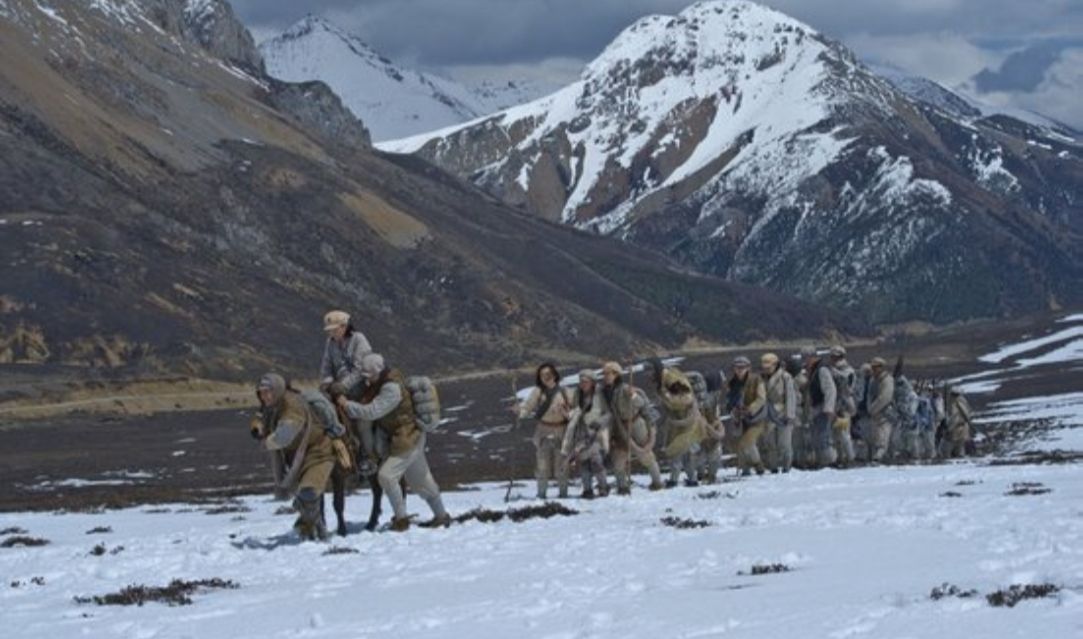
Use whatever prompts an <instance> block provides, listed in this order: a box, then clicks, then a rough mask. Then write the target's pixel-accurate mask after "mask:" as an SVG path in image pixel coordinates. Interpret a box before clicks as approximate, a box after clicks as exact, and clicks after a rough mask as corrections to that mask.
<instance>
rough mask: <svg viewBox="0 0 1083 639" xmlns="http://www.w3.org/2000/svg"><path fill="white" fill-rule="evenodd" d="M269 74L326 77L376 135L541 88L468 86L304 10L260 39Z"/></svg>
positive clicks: (501, 103)
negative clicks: (407, 63) (398, 58)
mask: <svg viewBox="0 0 1083 639" xmlns="http://www.w3.org/2000/svg"><path fill="white" fill-rule="evenodd" d="M259 49H260V52H261V53H262V55H263V58H264V60H266V63H267V71H268V72H269V73H270V75H272V76H274V77H276V78H279V79H282V80H286V81H290V82H302V81H310V80H319V81H322V82H325V83H327V85H328V86H330V87H331V88H332V89H333V90H334V91H335V93H336V94H338V95H339V96H340V97H341V98H342V100H343V102H344V103H345V104H346V106H347V107H348V108H349V109H350V110H351V111H352V112H353V113H354V114H355V115H356V116H357V117H359V118H361V119H362V120H363V121H364V122H365V123H366V125H368V127H369V128H370V129H371V131H372V134H373V137H374V138H375V139H377V140H390V139H394V138H401V137H404V136H408V135H415V134H418V133H421V132H424V131H432V130H434V129H439V128H443V127H446V126H448V125H451V124H459V123H461V122H466V121H468V120H472V119H474V118H476V117H478V116H481V115H485V114H488V113H493V112H495V111H499V110H500V109H504V108H507V107H509V106H511V105H514V104H519V103H522V102H528V101H529V100H530V99H532V98H534V97H536V96H537V95H540V94H538V93H534V92H533V91H532V89H531V87H530V86H529V85H528V84H526V83H508V84H485V85H482V86H479V87H476V88H473V89H472V88H468V87H466V86H463V85H461V84H459V83H457V82H454V81H452V80H448V79H446V78H442V77H439V76H436V75H432V74H428V73H423V72H421V71H417V70H414V69H410V68H407V67H404V66H402V65H399V64H396V63H394V62H392V61H391V60H389V59H387V58H386V57H384V56H383V55H381V54H380V53H379V52H377V51H376V50H374V49H373V48H372V47H371V46H369V45H368V44H367V43H365V42H364V41H363V40H361V39H360V38H358V37H357V36H354V35H351V34H349V33H347V32H346V31H344V30H342V29H340V28H338V27H336V26H334V25H333V24H331V23H329V22H328V21H327V20H325V19H323V18H321V17H318V16H312V15H310V16H307V17H305V18H303V19H302V20H300V21H299V22H297V23H296V24H294V25H293V26H291V27H290V28H289V29H287V30H286V31H284V32H283V33H281V34H280V35H278V36H276V37H274V38H271V39H270V40H267V41H265V42H263V43H261V44H260V47H259Z"/></svg>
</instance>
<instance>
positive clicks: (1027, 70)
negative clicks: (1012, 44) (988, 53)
mask: <svg viewBox="0 0 1083 639" xmlns="http://www.w3.org/2000/svg"><path fill="white" fill-rule="evenodd" d="M1073 47H1077V48H1078V47H1083V37H1081V38H1054V39H1051V40H1044V41H1042V42H1039V43H1037V44H1033V45H1031V46H1028V47H1026V48H1025V49H1023V50H1022V51H1017V52H1015V53H1012V54H1011V55H1009V56H1008V57H1007V59H1005V60H1004V62H1003V63H1002V64H1001V65H1000V68H999V69H996V70H992V69H986V70H984V71H982V72H981V73H979V74H977V75H976V76H974V87H975V88H976V89H977V90H978V91H981V92H983V93H990V92H993V91H1009V92H1013V91H1022V92H1024V93H1030V92H1033V91H1035V90H1037V89H1038V87H1039V86H1040V85H1041V84H1042V82H1043V80H1044V79H1045V76H1046V73H1047V72H1048V71H1049V70H1050V68H1052V67H1053V65H1054V64H1056V63H1057V62H1059V61H1060V60H1061V57H1062V55H1063V54H1064V52H1065V51H1067V50H1068V49H1070V48H1073Z"/></svg>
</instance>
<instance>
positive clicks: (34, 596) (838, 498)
mask: <svg viewBox="0 0 1083 639" xmlns="http://www.w3.org/2000/svg"><path fill="white" fill-rule="evenodd" d="M643 481H644V479H643V478H640V482H641V483H642V482H643ZM1024 481H1026V482H1038V483H1041V484H1043V485H1044V487H1046V488H1049V489H1052V492H1050V493H1048V494H1042V495H1024V496H1008V495H1005V493H1006V492H1007V491H1008V490H1009V489H1010V487H1011V485H1012V484H1013V483H1016V482H1024ZM526 491H529V487H525V488H521V489H517V492H526ZM948 492H953V493H958V494H959V495H961V496H960V497H951V496H943V494H944V493H948ZM503 493H504V487H503V486H501V485H486V486H481V487H480V490H476V491H465V492H459V493H452V494H448V495H446V500H447V503H448V506H449V508H450V509H451V511H452V512H453V513H456V514H457V513H461V512H464V511H467V510H469V509H472V508H475V507H477V506H485V507H489V508H496V509H503V508H504V507H505V505H504V504H503ZM712 493H713V494H714V495H715V496H714V498H710V499H707V498H704V497H705V496H708V495H711V494H712ZM1081 500H1083V473H1080V472H1079V468H1078V467H1077V466H1074V465H1067V466H1008V467H990V466H984V465H980V464H977V463H958V464H953V465H947V466H924V467H895V468H876V469H862V470H851V471H841V472H840V471H821V472H816V473H812V472H797V471H795V472H793V473H791V474H789V475H785V476H769V477H766V478H760V479H753V480H748V481H741V482H734V483H726V484H723V485H721V486H715V487H701V488H698V489H690V488H680V489H675V490H670V491H664V492H661V493H650V492H647V491H646V490H642V489H641V490H637V491H636V492H635V494H634V495H633V496H632V497H631V498H609V499H604V500H597V501H593V502H582V501H578V500H572V501H569V502H566V503H567V504H568V505H569V506H571V507H573V508H576V509H578V510H579V511H580V514H579V515H577V516H571V517H556V518H553V519H548V520H540V519H532V520H529V521H526V522H523V523H511V522H507V521H505V522H500V523H478V522H470V523H466V524H457V525H454V526H452V527H451V528H450V529H447V530H436V531H432V530H422V529H412V530H410V531H409V532H407V533H404V534H395V533H382V534H366V533H357V534H351V535H350V536H348V537H346V538H344V539H335V540H333V542H331V543H304V544H284V545H280V546H277V547H275V548H274V549H273V550H266V549H262V548H260V546H261V545H262V544H263V543H264V542H266V541H267V540H269V539H273V538H274V537H275V536H276V535H279V534H280V533H283V532H284V531H286V530H287V529H288V528H289V526H290V524H291V521H292V518H291V517H290V516H284V515H275V514H274V511H275V510H276V509H277V508H278V507H279V506H280V504H278V503H274V502H272V501H270V500H269V499H267V498H264V497H253V498H249V499H246V500H245V501H244V504H245V505H246V506H248V507H249V508H251V509H252V510H251V512H247V513H244V514H243V515H240V516H241V517H243V518H244V519H243V520H238V519H235V518H236V517H238V515H236V514H235V513H233V514H230V513H226V514H221V515H209V514H206V513H204V512H201V511H199V510H191V509H190V508H189V507H184V506H174V507H173V508H172V512H165V513H163V512H160V509H153V510H154V511H155V512H148V511H150V510H152V509H148V508H144V509H131V510H123V511H109V512H104V513H101V514H51V513H35V514H19V513H6V514H2V515H0V528H7V527H10V526H18V527H21V528H24V529H26V530H27V531H28V534H30V535H32V536H40V537H44V538H47V539H49V540H50V541H51V543H50V544H49V545H47V546H43V547H37V548H8V549H0V572H2V573H3V576H4V578H5V579H4V583H3V585H2V589H0V607H2V609H3V611H4V614H3V618H4V626H5V627H6V629H7V631H6V633H5V634H6V635H7V636H12V637H19V638H20V639H24V638H25V639H30V638H32V637H48V638H50V639H51V638H54V637H75V636H87V637H103V638H104V637H124V638H132V637H145V638H149V637H201V638H210V637H230V638H231V639H240V638H242V637H260V638H262V639H269V638H272V637H290V638H293V637H374V636H394V637H398V638H400V639H405V638H407V637H463V636H470V637H475V638H480V637H494V638H497V637H498V638H506V637H512V636H516V637H569V638H570V637H714V636H727V637H731V636H732V637H757V638H766V637H795V636H802V637H831V638H844V637H859V636H870V637H937V638H942V637H983V638H988V639H993V638H999V637H1009V636H1023V635H1030V634H1033V633H1039V634H1040V635H1041V636H1044V637H1074V636H1080V634H1079V633H1080V630H1081V629H1083V598H1081V597H1080V593H1081V592H1083V590H1081V588H1083V510H1081V507H1080V504H1081V503H1083V501H1081ZM527 503H529V502H525V501H516V502H514V503H513V504H512V505H513V506H516V507H517V506H522V505H524V504H527ZM412 506H413V507H414V508H415V509H417V508H418V507H419V506H421V504H420V502H419V500H416V499H412ZM367 507H368V499H367V493H366V494H365V495H360V496H359V495H355V496H353V497H351V499H350V502H349V505H348V510H349V512H350V514H351V515H352V518H353V519H354V520H355V521H356V520H358V519H360V518H361V516H362V511H363V510H366V509H367ZM184 510H187V512H179V511H184ZM422 515H423V516H426V517H427V516H428V513H422ZM666 516H677V517H682V518H691V519H697V520H704V521H706V522H709V523H710V526H708V527H706V528H699V529H694V530H678V529H675V528H671V527H667V526H665V525H662V523H660V519H661V518H662V517H666ZM98 526H109V527H111V528H112V532H111V533H107V534H93V535H88V534H87V531H88V530H91V529H92V528H95V527H98ZM96 543H104V544H105V546H106V549H107V552H106V553H105V554H103V555H101V556H92V555H90V554H89V551H90V550H91V548H92V547H93V546H94V545H95V544H96ZM119 546H123V550H122V551H120V552H118V553H116V554H110V552H108V551H111V550H112V549H114V548H117V547H119ZM332 546H335V547H339V548H350V549H353V550H356V551H357V552H356V553H354V554H332V555H327V554H325V553H326V552H327V551H328V549H329V548H331V547H332ZM772 563H782V564H785V565H786V566H788V567H790V568H792V571H790V572H785V573H781V574H768V575H763V576H755V577H753V576H745V575H740V574H739V573H742V572H744V573H747V572H748V571H749V570H750V569H751V568H752V566H753V565H757V564H772ZM34 577H42V578H44V584H43V585H39V584H34V583H31V580H32V579H33V578H34ZM212 577H219V578H223V579H231V580H233V581H235V582H237V583H238V584H239V585H240V588H238V589H236V590H216V591H213V592H207V593H204V594H196V595H194V597H193V598H194V603H193V605H191V606H183V607H167V606H165V605H162V604H158V603H149V604H147V605H145V606H143V607H135V606H129V607H119V606H96V605H93V604H77V603H75V602H74V600H73V598H74V597H76V596H86V595H100V594H105V593H109V592H115V591H117V590H118V589H120V588H122V587H124V586H127V585H129V584H146V585H165V584H166V583H167V582H169V581H170V580H171V579H174V578H183V579H205V578H212ZM12 582H20V585H19V586H18V587H15V586H9V585H8V584H9V583H12ZM944 582H949V583H951V584H954V585H957V586H959V587H961V588H963V589H972V588H973V589H977V590H978V591H979V592H980V593H981V594H982V595H984V594H987V593H989V592H991V591H994V590H997V589H1000V588H1002V587H1006V586H1009V585H1011V584H1027V583H1041V582H1050V583H1054V584H1057V585H1060V586H1063V587H1064V590H1062V591H1061V592H1060V593H1059V594H1057V595H1056V596H1054V597H1053V598H1050V599H1040V600H1033V601H1025V602H1023V603H1021V604H1019V605H1018V606H1017V607H1015V608H1011V609H1008V608H994V607H991V606H989V605H988V604H987V603H986V601H985V600H984V598H982V597H978V598H970V599H956V598H948V599H942V600H940V601H932V600H930V598H929V594H930V590H931V589H932V588H933V587H935V586H939V585H940V584H942V583H944ZM9 633H11V634H9Z"/></svg>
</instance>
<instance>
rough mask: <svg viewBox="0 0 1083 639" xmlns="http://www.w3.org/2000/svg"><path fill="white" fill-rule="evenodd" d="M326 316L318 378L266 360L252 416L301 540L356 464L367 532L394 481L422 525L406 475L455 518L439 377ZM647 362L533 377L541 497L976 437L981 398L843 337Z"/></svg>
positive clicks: (549, 369) (705, 478)
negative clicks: (432, 464) (644, 478)
mask: <svg viewBox="0 0 1083 639" xmlns="http://www.w3.org/2000/svg"><path fill="white" fill-rule="evenodd" d="M324 330H325V331H326V333H327V342H326V346H325V348H324V353H323V359H322V362H321V365H320V377H321V383H320V387H319V389H317V390H310V391H301V390H298V389H296V388H294V387H292V386H291V385H290V384H289V383H288V382H287V381H286V380H285V378H284V377H282V376H281V375H278V374H276V373H268V374H266V375H264V376H263V377H261V378H260V380H259V382H258V384H257V388H256V393H257V396H258V398H259V402H260V407H259V410H258V412H257V413H256V414H255V415H254V416H253V418H252V420H251V422H250V430H251V433H252V436H253V437H255V438H256V439H258V440H259V441H260V442H261V443H262V446H263V448H264V449H266V450H267V451H269V452H270V453H271V460H272V468H273V469H274V477H275V486H276V491H277V492H279V493H280V494H282V495H283V496H286V495H289V496H292V497H293V500H294V501H293V503H294V508H295V509H296V510H297V513H298V517H297V520H296V522H295V523H294V527H295V528H296V529H297V531H298V532H299V533H300V534H301V536H302V537H304V538H310V539H316V538H320V539H322V538H325V537H326V536H327V526H326V523H325V518H324V507H323V501H324V500H323V494H324V492H325V490H326V488H327V486H328V484H329V483H330V485H331V486H332V488H333V491H334V509H335V514H336V515H337V518H338V527H337V531H338V533H339V534H343V535H344V534H346V532H347V527H346V522H345V519H344V515H343V510H344V505H345V492H346V491H345V486H346V478H347V477H349V476H350V475H353V474H358V475H360V476H361V477H363V478H366V479H367V481H368V482H369V484H370V485H371V486H372V491H373V499H372V511H371V513H370V517H369V521H368V524H367V525H366V528H367V529H368V530H374V529H375V528H376V527H377V525H378V523H379V517H380V502H381V500H382V498H383V495H384V494H386V495H387V497H388V501H389V502H390V503H391V507H392V509H393V511H394V516H393V517H392V519H391V523H390V526H389V528H390V530H393V531H400V532H401V531H405V530H408V529H409V528H410V524H411V522H410V518H409V517H408V514H407V511H406V490H407V489H409V490H411V491H413V492H414V493H416V494H418V495H419V496H420V497H421V498H422V499H423V500H424V501H425V502H426V503H427V504H428V505H429V508H430V509H431V510H432V519H430V520H428V521H426V522H424V523H421V524H420V525H421V526H423V527H446V526H448V525H449V524H450V523H451V517H450V515H449V514H448V512H447V510H446V509H445V508H444V504H443V500H442V498H441V496H440V489H439V487H438V486H437V484H436V481H435V480H434V478H433V475H432V472H431V470H430V468H429V463H428V460H427V459H426V455H425V444H426V437H427V435H428V434H429V433H432V432H433V431H434V430H435V429H436V428H437V426H438V425H439V423H440V402H439V397H438V394H437V391H436V387H435V386H434V385H433V383H432V381H431V380H429V379H428V378H426V377H406V376H405V375H404V374H403V373H402V372H401V371H399V370H398V369H396V368H393V367H390V366H388V365H387V363H386V362H385V360H384V357H383V356H382V355H380V354H379V353H375V352H373V350H372V347H371V345H370V344H369V341H368V340H367V339H366V338H365V336H364V335H363V334H362V333H361V332H360V331H358V330H356V329H355V328H354V326H353V324H352V323H351V321H350V316H349V315H348V314H347V313H345V312H343V311H331V312H330V313H327V315H326V316H325V317H324ZM634 368H635V367H634V366H633V367H630V368H629V369H627V370H626V369H625V368H624V367H622V366H621V365H620V364H619V363H617V362H607V363H605V365H604V366H602V369H601V375H600V379H598V376H597V374H596V372H595V371H594V370H583V371H580V372H579V374H578V376H577V377H573V378H572V384H571V386H572V387H570V388H566V387H564V386H563V385H562V379H561V376H560V373H559V372H558V370H557V368H556V366H554V365H553V364H550V363H546V364H542V365H541V366H539V367H538V369H537V374H536V377H535V386H534V388H532V389H531V390H530V392H529V394H528V395H527V397H526V399H525V401H523V402H517V403H516V404H515V406H513V407H512V410H513V412H514V413H515V414H516V416H517V417H518V418H519V419H533V420H535V421H536V424H535V430H534V436H533V444H534V447H535V449H536V468H535V477H536V479H537V496H538V497H539V498H542V499H544V498H546V497H547V492H548V487H549V483H550V481H555V482H556V483H557V486H558V490H559V495H558V496H559V497H561V498H565V497H567V496H568V482H569V475H570V474H572V472H573V470H574V469H577V470H578V472H579V474H580V476H581V479H582V494H581V497H584V498H593V497H595V496H606V495H608V494H609V491H610V484H609V479H608V477H609V474H610V473H612V474H613V475H614V476H615V477H616V489H617V493H618V494H621V495H627V494H630V493H631V488H632V485H633V484H632V481H631V475H632V463H633V461H634V462H637V463H639V464H640V465H642V466H643V467H645V468H646V470H647V472H648V473H649V475H650V484H649V488H650V489H651V490H661V489H663V488H665V487H667V486H676V485H677V484H678V483H679V481H680V479H681V475H682V473H683V474H684V476H685V483H686V484H687V485H696V484H698V483H700V482H713V481H715V479H716V477H717V475H718V471H719V469H720V468H721V466H722V463H723V459H724V457H725V455H727V454H729V455H735V456H736V461H737V467H738V469H739V472H741V473H742V474H744V475H750V474H751V473H753V472H756V473H757V474H761V475H762V474H764V473H765V472H767V471H768V470H770V471H771V472H783V473H785V472H789V470H790V469H791V467H799V468H820V467H824V466H829V465H839V466H842V467H845V466H848V465H850V464H853V463H854V462H856V461H859V460H864V461H867V462H869V463H880V462H883V461H886V460H888V459H890V458H894V457H905V458H908V459H913V460H919V459H932V458H934V457H937V456H945V457H954V456H960V455H965V454H967V450H968V445H969V443H970V439H971V432H970V418H971V411H970V407H969V405H968V404H967V401H966V399H965V397H963V395H962V394H961V393H959V392H958V391H957V390H954V389H947V388H944V389H943V390H942V389H941V388H940V387H938V385H936V384H919V385H918V386H917V387H916V388H915V386H914V385H913V384H912V383H911V382H910V381H909V380H907V379H906V377H905V376H903V375H902V374H901V371H900V367H899V366H896V370H895V371H894V373H892V372H891V371H888V370H887V369H886V364H885V362H884V360H883V359H882V358H879V357H877V358H873V359H872V360H870V361H869V363H868V364H866V365H864V366H862V367H861V369H860V370H859V371H855V370H854V369H853V368H852V367H851V366H850V364H849V363H848V362H847V360H846V350H845V349H844V348H843V347H841V346H834V347H832V348H831V349H830V350H829V351H828V352H827V353H826V354H821V353H819V352H818V351H816V350H815V349H812V348H809V349H803V350H802V352H801V353H800V354H797V355H794V356H793V357H791V358H790V359H789V360H787V361H786V362H785V363H784V362H783V361H782V360H780V358H779V357H778V356H777V355H775V354H773V353H768V354H766V355H764V356H763V357H762V358H761V359H760V368H759V370H753V366H752V362H751V361H750V360H749V359H748V358H747V357H737V358H735V359H734V360H733V362H732V366H731V371H730V374H729V375H728V376H727V375H724V374H723V373H722V372H721V371H718V372H711V373H708V374H706V375H704V374H701V373H698V372H691V371H681V370H680V369H678V368H676V367H674V366H666V365H664V364H663V363H662V362H661V361H658V360H653V361H652V362H651V366H650V375H649V377H650V383H649V384H647V385H645V386H646V388H644V387H639V386H636V385H634V384H633V380H632V374H633V370H634ZM648 390H649V391H651V395H653V397H652V396H651V395H648ZM660 461H661V464H665V465H667V466H668V470H669V475H670V476H669V481H667V482H663V480H662V470H661V465H660Z"/></svg>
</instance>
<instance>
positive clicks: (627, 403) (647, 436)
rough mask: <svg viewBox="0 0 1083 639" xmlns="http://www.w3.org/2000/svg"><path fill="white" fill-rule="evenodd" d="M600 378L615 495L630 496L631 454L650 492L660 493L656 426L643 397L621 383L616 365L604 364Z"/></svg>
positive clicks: (638, 392)
mask: <svg viewBox="0 0 1083 639" xmlns="http://www.w3.org/2000/svg"><path fill="white" fill-rule="evenodd" d="M602 378H603V379H604V381H605V385H604V386H603V388H602V394H603V396H604V397H605V402H606V406H607V407H608V408H609V413H610V414H611V415H612V416H613V430H612V433H611V438H610V453H611V458H612V461H613V472H614V474H616V476H617V494H618V495H630V494H631V493H632V483H631V477H630V475H631V463H632V455H633V454H634V455H635V458H636V459H637V460H639V463H641V464H643V465H644V466H646V467H647V471H648V472H649V473H650V475H651V484H650V489H651V490H661V489H662V487H663V484H662V472H661V470H660V469H659V468H658V460H657V459H655V456H654V444H655V440H656V439H657V425H656V424H655V421H656V420H655V419H652V417H651V415H650V408H651V407H650V402H649V401H648V400H647V396H646V395H645V394H644V393H643V391H641V390H639V389H636V388H634V387H633V386H632V385H631V384H630V383H625V382H624V378H623V370H622V369H621V365H620V364H618V363H616V362H606V364H605V366H603V367H602Z"/></svg>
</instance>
